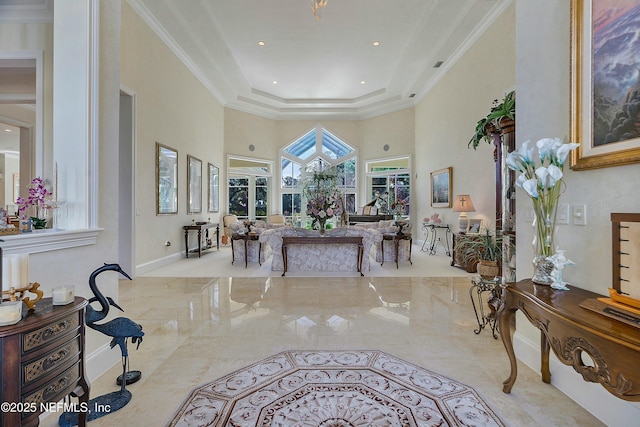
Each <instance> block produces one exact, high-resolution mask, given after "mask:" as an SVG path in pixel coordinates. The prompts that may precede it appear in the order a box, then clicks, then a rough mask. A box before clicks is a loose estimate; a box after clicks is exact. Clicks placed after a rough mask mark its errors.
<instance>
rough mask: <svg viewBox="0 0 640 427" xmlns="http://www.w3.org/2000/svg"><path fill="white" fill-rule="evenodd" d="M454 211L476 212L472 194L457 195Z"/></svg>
mask: <svg viewBox="0 0 640 427" xmlns="http://www.w3.org/2000/svg"><path fill="white" fill-rule="evenodd" d="M452 211H453V212H475V211H476V208H475V207H474V206H473V202H472V201H471V196H469V195H468V194H459V195H457V196H456V200H455V201H454V202H453V209H452Z"/></svg>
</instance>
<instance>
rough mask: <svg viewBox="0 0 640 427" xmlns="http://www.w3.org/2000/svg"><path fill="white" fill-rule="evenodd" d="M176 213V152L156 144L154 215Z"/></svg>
mask: <svg viewBox="0 0 640 427" xmlns="http://www.w3.org/2000/svg"><path fill="white" fill-rule="evenodd" d="M177 213H178V151H177V150H174V149H173V148H171V147H168V146H166V145H162V144H160V143H159V142H156V215H172V214H177Z"/></svg>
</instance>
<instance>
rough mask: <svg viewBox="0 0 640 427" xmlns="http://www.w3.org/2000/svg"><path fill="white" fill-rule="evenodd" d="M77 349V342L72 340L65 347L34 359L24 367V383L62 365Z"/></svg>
mask: <svg viewBox="0 0 640 427" xmlns="http://www.w3.org/2000/svg"><path fill="white" fill-rule="evenodd" d="M78 350H79V347H78V342H77V341H74V342H72V343H69V344H67V345H66V346H65V347H63V348H61V349H59V350H57V351H55V352H53V353H51V354H50V355H48V356H46V357H43V358H41V359H38V360H36V361H35V362H33V363H30V364H28V365H25V367H24V381H25V384H28V383H29V382H31V381H33V380H36V379H38V378H40V377H41V376H43V375H45V374H47V373H49V372H50V371H51V370H52V369H55V368H56V367H57V366H59V365H62V364H63V363H64V362H66V361H67V360H68V359H69V356H70V355H71V354H73V353H74V352H77V351H78Z"/></svg>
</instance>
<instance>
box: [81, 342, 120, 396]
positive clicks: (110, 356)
mask: <svg viewBox="0 0 640 427" xmlns="http://www.w3.org/2000/svg"><path fill="white" fill-rule="evenodd" d="M121 360H122V359H121V356H120V349H119V348H116V349H113V348H111V347H110V346H109V344H104V345H103V346H101V347H99V348H98V349H97V350H96V351H94V352H93V353H91V354H89V355H88V356H87V357H86V359H85V366H86V371H87V378H89V381H90V382H92V381H93V380H95V379H96V378H98V377H99V376H101V375H102V374H104V373H105V372H107V371H108V370H109V369H111V368H112V367H113V366H114V365H116V364H119V363H120V362H121ZM115 381H116V379H115V378H114V379H113V383H114V384H115ZM92 397H95V396H92Z"/></svg>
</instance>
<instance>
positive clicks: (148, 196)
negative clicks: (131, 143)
mask: <svg viewBox="0 0 640 427" xmlns="http://www.w3.org/2000/svg"><path fill="white" fill-rule="evenodd" d="M120 59H121V69H120V72H121V73H120V78H121V83H122V85H123V86H125V87H126V88H127V89H128V90H131V91H132V92H134V93H135V94H136V112H135V115H136V119H135V120H136V135H135V144H136V164H135V170H136V176H135V194H136V200H135V210H136V224H135V230H136V232H135V240H136V242H137V243H136V250H135V262H136V265H137V270H138V274H139V273H142V272H144V271H145V269H149V268H151V267H153V266H154V265H157V264H156V263H157V262H162V261H164V262H166V261H168V260H170V259H179V257H183V256H184V249H185V245H184V231H183V230H182V226H183V225H187V224H190V223H191V220H192V219H195V220H196V221H200V220H207V219H208V218H210V219H211V221H214V222H219V220H221V213H208V212H207V194H208V193H207V183H208V179H207V171H208V169H207V163H209V162H210V163H212V164H214V165H216V166H218V167H219V168H220V171H223V170H224V164H223V162H224V160H223V142H222V141H223V138H224V135H223V122H224V109H223V108H222V106H221V105H220V104H219V103H218V102H217V101H216V99H215V98H214V97H213V96H212V95H211V94H210V93H209V92H208V91H207V90H206V88H205V87H204V86H203V85H202V84H201V83H200V82H199V81H198V80H197V79H196V77H195V76H194V75H193V74H192V73H191V72H190V71H188V70H187V68H186V67H185V66H184V64H183V63H182V62H181V61H180V60H179V59H178V58H177V57H176V56H175V55H174V54H173V52H171V50H170V49H169V48H168V47H167V46H166V45H165V44H164V43H163V42H162V41H161V40H160V39H159V38H158V36H157V35H156V34H155V33H154V32H153V31H152V30H151V28H149V26H148V25H147V24H146V23H145V22H144V21H143V20H142V19H141V18H140V17H139V16H138V15H137V14H136V13H135V11H134V10H133V9H132V8H131V6H130V5H129V4H128V3H127V2H123V4H122V33H121V43H120ZM116 140H117V139H116ZM156 142H159V143H161V144H163V145H167V146H170V147H172V148H174V149H176V150H178V214H177V215H160V216H158V215H156V193H155V187H156V183H155V182H156V177H155V167H156V162H155V150H156ZM256 146H258V145H257V144H256ZM187 155H192V156H194V157H197V158H198V159H200V160H202V166H203V170H202V177H203V180H202V195H201V196H202V213H200V214H195V215H187ZM222 182H223V181H222ZM223 200H224V199H223V198H222V196H221V200H220V205H221V206H223ZM167 240H169V241H170V242H172V245H171V246H169V247H167V246H165V242H166V241H167ZM195 242H196V240H195V234H194V235H193V236H191V244H192V246H193V245H195Z"/></svg>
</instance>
